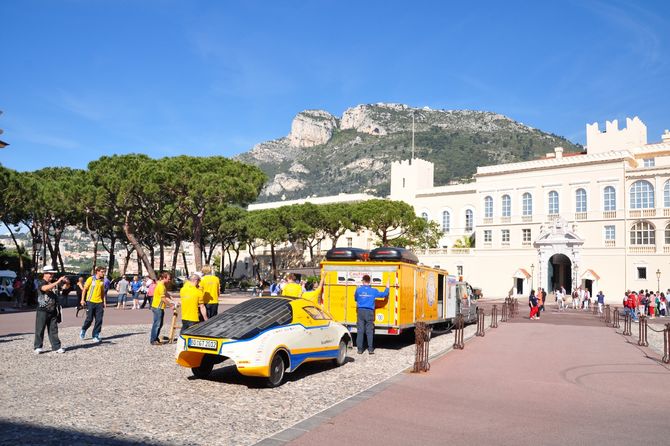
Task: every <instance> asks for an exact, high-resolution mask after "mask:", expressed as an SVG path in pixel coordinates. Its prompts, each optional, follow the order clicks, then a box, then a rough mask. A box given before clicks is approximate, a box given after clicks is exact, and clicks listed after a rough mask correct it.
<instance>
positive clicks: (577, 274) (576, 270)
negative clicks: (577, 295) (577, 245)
mask: <svg viewBox="0 0 670 446" xmlns="http://www.w3.org/2000/svg"><path fill="white" fill-rule="evenodd" d="M574 270H575V283H574V284H572V289H573V290H576V289H577V288H579V285H581V284H580V283H578V282H579V266H577V265H575V268H574Z"/></svg>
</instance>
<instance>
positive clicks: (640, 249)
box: [628, 245, 656, 254]
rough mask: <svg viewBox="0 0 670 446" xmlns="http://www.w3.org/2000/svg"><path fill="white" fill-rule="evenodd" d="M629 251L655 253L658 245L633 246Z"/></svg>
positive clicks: (632, 252)
mask: <svg viewBox="0 0 670 446" xmlns="http://www.w3.org/2000/svg"><path fill="white" fill-rule="evenodd" d="M628 251H629V252H630V253H631V254H653V253H655V252H656V245H647V246H631V247H629V248H628Z"/></svg>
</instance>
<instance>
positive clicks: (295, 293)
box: [281, 273, 302, 297]
mask: <svg viewBox="0 0 670 446" xmlns="http://www.w3.org/2000/svg"><path fill="white" fill-rule="evenodd" d="M281 295H282V296H284V297H300V296H302V286H300V284H299V283H296V282H295V274H293V273H291V274H289V275H288V277H286V285H284V286H283V287H282V289H281Z"/></svg>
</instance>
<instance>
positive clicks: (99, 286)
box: [79, 266, 107, 342]
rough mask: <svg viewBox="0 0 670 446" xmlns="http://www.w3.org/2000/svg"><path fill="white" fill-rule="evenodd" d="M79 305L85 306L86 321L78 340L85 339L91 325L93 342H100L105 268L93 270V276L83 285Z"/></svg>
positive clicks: (99, 267) (103, 311) (105, 291)
mask: <svg viewBox="0 0 670 446" xmlns="http://www.w3.org/2000/svg"><path fill="white" fill-rule="evenodd" d="M79 304H80V305H82V306H84V305H86V320H85V321H84V325H82V326H81V332H80V333H79V339H82V340H83V339H84V338H85V337H86V330H88V328H89V327H90V326H91V324H92V323H93V319H95V325H94V326H93V341H94V342H102V339H101V338H100V332H101V331H102V318H103V316H104V315H105V308H106V307H107V290H106V289H105V268H103V267H102V266H98V267H96V268H95V275H94V276H91V277H89V278H88V279H87V280H86V283H84V291H83V293H82V298H81V301H80V302H79Z"/></svg>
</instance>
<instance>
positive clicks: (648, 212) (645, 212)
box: [628, 209, 656, 218]
mask: <svg viewBox="0 0 670 446" xmlns="http://www.w3.org/2000/svg"><path fill="white" fill-rule="evenodd" d="M628 216H629V217H630V218H641V217H655V216H656V209H635V210H631V211H628Z"/></svg>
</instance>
